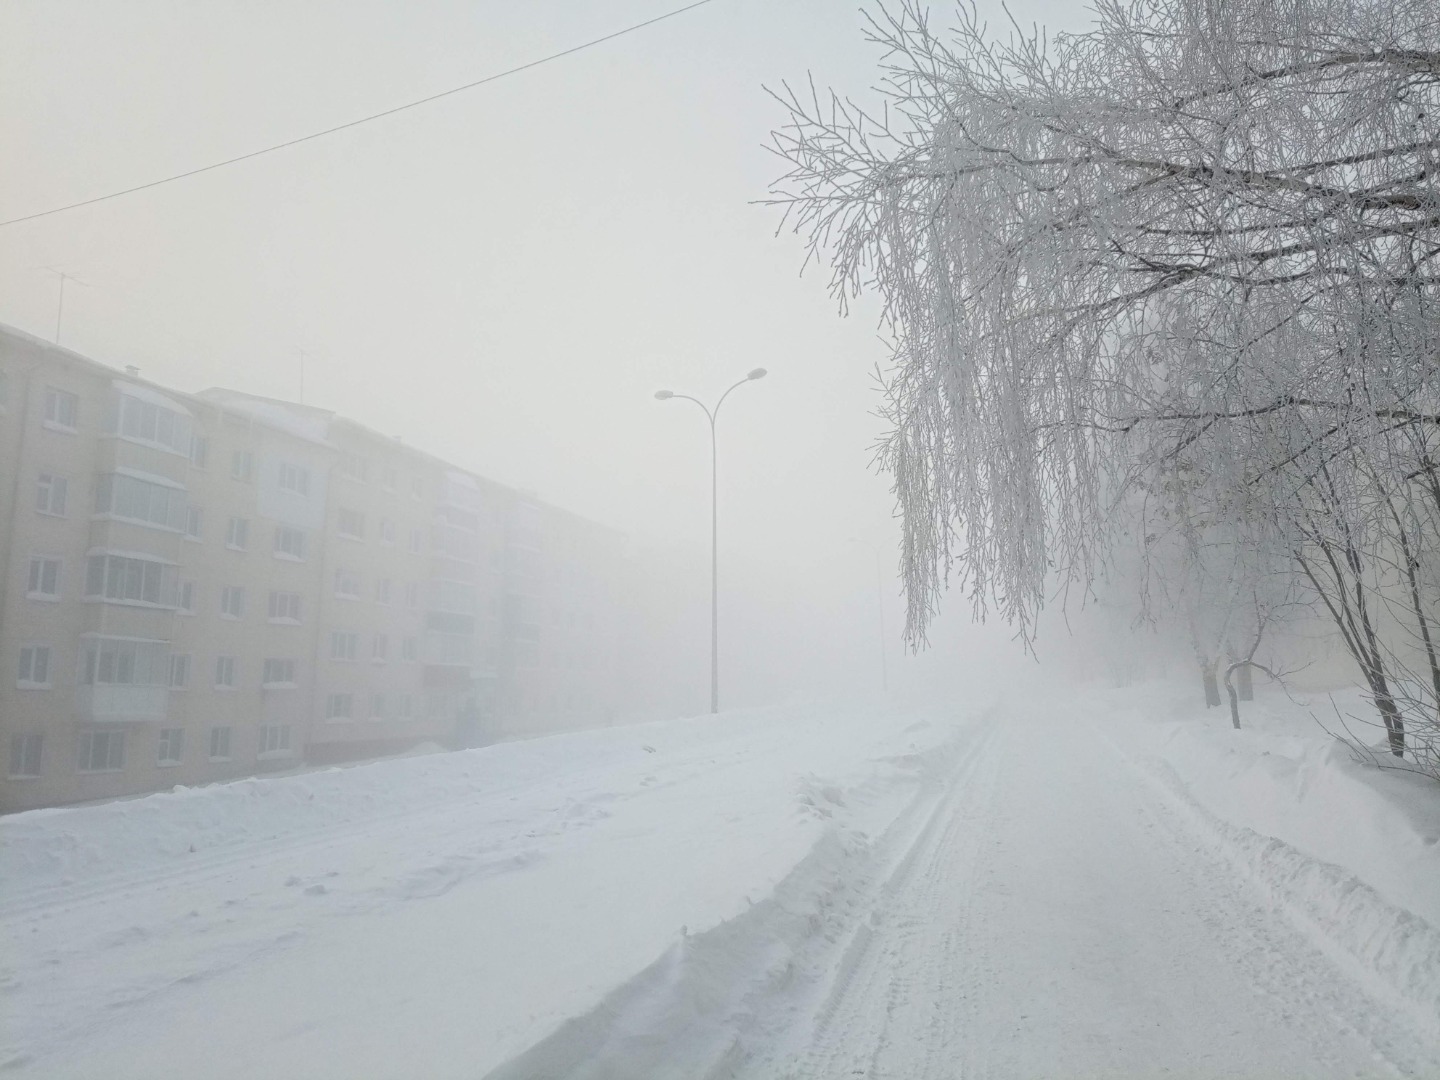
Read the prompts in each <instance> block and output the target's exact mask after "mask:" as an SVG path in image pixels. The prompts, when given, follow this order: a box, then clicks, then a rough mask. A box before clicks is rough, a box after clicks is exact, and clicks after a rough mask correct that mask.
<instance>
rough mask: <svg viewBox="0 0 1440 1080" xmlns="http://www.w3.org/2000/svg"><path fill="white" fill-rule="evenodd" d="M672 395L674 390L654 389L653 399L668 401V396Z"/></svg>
mask: <svg viewBox="0 0 1440 1080" xmlns="http://www.w3.org/2000/svg"><path fill="white" fill-rule="evenodd" d="M674 396H675V391H673V390H656V391H655V400H656V401H668V400H669V399H670V398H672V397H674Z"/></svg>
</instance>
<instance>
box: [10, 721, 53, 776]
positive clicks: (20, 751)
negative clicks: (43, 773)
mask: <svg viewBox="0 0 1440 1080" xmlns="http://www.w3.org/2000/svg"><path fill="white" fill-rule="evenodd" d="M44 745H45V738H44V736H43V735H40V734H39V733H38V732H24V733H21V734H16V735H11V736H10V779H12V780H22V779H28V778H33V777H36V776H39V775H40V750H41V748H42V747H43V746H44Z"/></svg>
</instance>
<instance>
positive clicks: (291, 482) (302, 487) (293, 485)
mask: <svg viewBox="0 0 1440 1080" xmlns="http://www.w3.org/2000/svg"><path fill="white" fill-rule="evenodd" d="M280 490H281V491H289V492H292V493H293V494H296V495H303V496H305V497H306V498H309V496H310V470H309V469H307V468H305V467H304V466H303V465H295V464H292V463H291V462H288V461H282V462H281V463H280Z"/></svg>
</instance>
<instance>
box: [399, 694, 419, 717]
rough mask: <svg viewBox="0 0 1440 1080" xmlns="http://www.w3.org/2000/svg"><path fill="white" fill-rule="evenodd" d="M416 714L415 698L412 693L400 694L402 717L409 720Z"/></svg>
mask: <svg viewBox="0 0 1440 1080" xmlns="http://www.w3.org/2000/svg"><path fill="white" fill-rule="evenodd" d="M414 714H415V699H414V698H413V697H412V696H411V695H410V694H401V695H400V719H401V720H409V719H410V717H412V716H413V715H414Z"/></svg>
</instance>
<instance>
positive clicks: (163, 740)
mask: <svg viewBox="0 0 1440 1080" xmlns="http://www.w3.org/2000/svg"><path fill="white" fill-rule="evenodd" d="M184 761H185V729H184V728H179V727H168V728H161V729H160V734H159V737H158V738H157V739H156V743H155V764H156V765H158V766H159V767H160V768H162V769H172V768H174V767H175V766H176V765H181V764H183V763H184Z"/></svg>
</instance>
